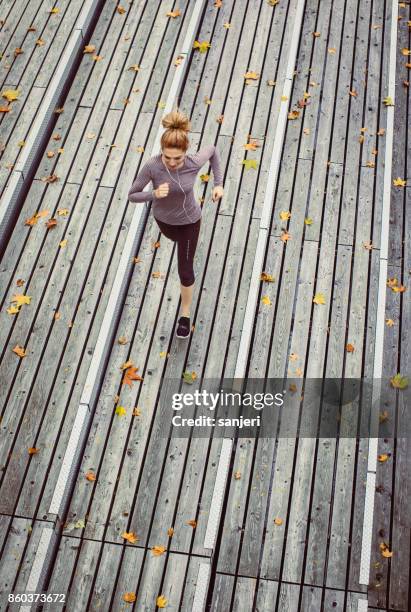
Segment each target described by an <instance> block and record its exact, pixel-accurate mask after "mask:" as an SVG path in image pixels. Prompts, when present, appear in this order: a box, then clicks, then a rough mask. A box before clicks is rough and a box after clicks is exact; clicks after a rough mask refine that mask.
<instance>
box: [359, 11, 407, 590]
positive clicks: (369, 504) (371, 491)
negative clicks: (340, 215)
mask: <svg viewBox="0 0 411 612" xmlns="http://www.w3.org/2000/svg"><path fill="white" fill-rule="evenodd" d="M397 28H398V3H397V1H396V0H393V1H392V4H391V32H390V36H391V38H390V60H389V70H388V97H390V98H391V99H392V102H393V104H395V77H396V62H397V57H396V55H397ZM394 108H395V107H394V106H388V107H387V130H386V148H385V166H384V195H383V205H382V218H381V239H380V261H379V282H378V305H377V325H376V330H375V350H374V370H373V378H374V380H373V398H372V406H378V404H377V399H378V397H380V395H379V388H380V385H381V379H382V372H383V369H382V364H383V355H384V329H385V304H386V291H387V285H386V280H387V269H388V262H387V258H388V239H389V231H390V204H391V175H392V156H393V139H394ZM371 417H372V418H373V419H374V424H375V426H377V424H378V409H376V410H375V413H374V414H372V415H371ZM377 452H378V438H370V440H369V446H368V466H367V470H368V472H367V486H366V492H365V502H364V518H363V534H362V547H361V561H360V576H359V583H360V584H365V585H368V584H369V582H370V560H371V544H372V530H373V524H374V498H375V472H376V470H377Z"/></svg>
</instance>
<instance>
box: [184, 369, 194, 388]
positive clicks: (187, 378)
mask: <svg viewBox="0 0 411 612" xmlns="http://www.w3.org/2000/svg"><path fill="white" fill-rule="evenodd" d="M196 378H197V374H196V373H195V372H188V370H186V371H185V372H183V379H184V382H186V383H189V384H190V385H191V384H193V382H194V381H195V379H196Z"/></svg>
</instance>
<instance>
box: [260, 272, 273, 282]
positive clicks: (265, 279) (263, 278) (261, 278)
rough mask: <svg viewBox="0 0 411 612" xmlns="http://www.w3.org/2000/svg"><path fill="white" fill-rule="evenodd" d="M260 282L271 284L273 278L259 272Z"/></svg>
mask: <svg viewBox="0 0 411 612" xmlns="http://www.w3.org/2000/svg"><path fill="white" fill-rule="evenodd" d="M260 280H262V281H265V282H266V283H273V282H274V277H273V276H271V274H267V272H261V276H260Z"/></svg>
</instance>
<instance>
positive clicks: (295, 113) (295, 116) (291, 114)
mask: <svg viewBox="0 0 411 612" xmlns="http://www.w3.org/2000/svg"><path fill="white" fill-rule="evenodd" d="M299 116H300V111H298V110H293V111H290V112H289V113H288V118H289V119H291V120H293V119H298V117H299Z"/></svg>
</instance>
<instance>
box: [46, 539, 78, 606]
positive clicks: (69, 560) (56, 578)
mask: <svg viewBox="0 0 411 612" xmlns="http://www.w3.org/2000/svg"><path fill="white" fill-rule="evenodd" d="M80 549H81V540H79V539H78V538H72V537H70V536H63V537H62V538H61V540H60V542H59V547H58V551H57V556H56V559H55V561H54V564H53V568H52V572H51V576H50V579H49V583H48V592H49V593H64V595H65V600H66V601H67V600H68V596H69V587H70V582H71V577H72V575H73V573H74V568H75V566H76V563H77V559H78V556H79V554H80V553H79V551H80ZM44 609H45V610H47V611H48V612H53V610H55V603H54V602H53V603H49V604H47V603H46V604H45V605H44Z"/></svg>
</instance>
